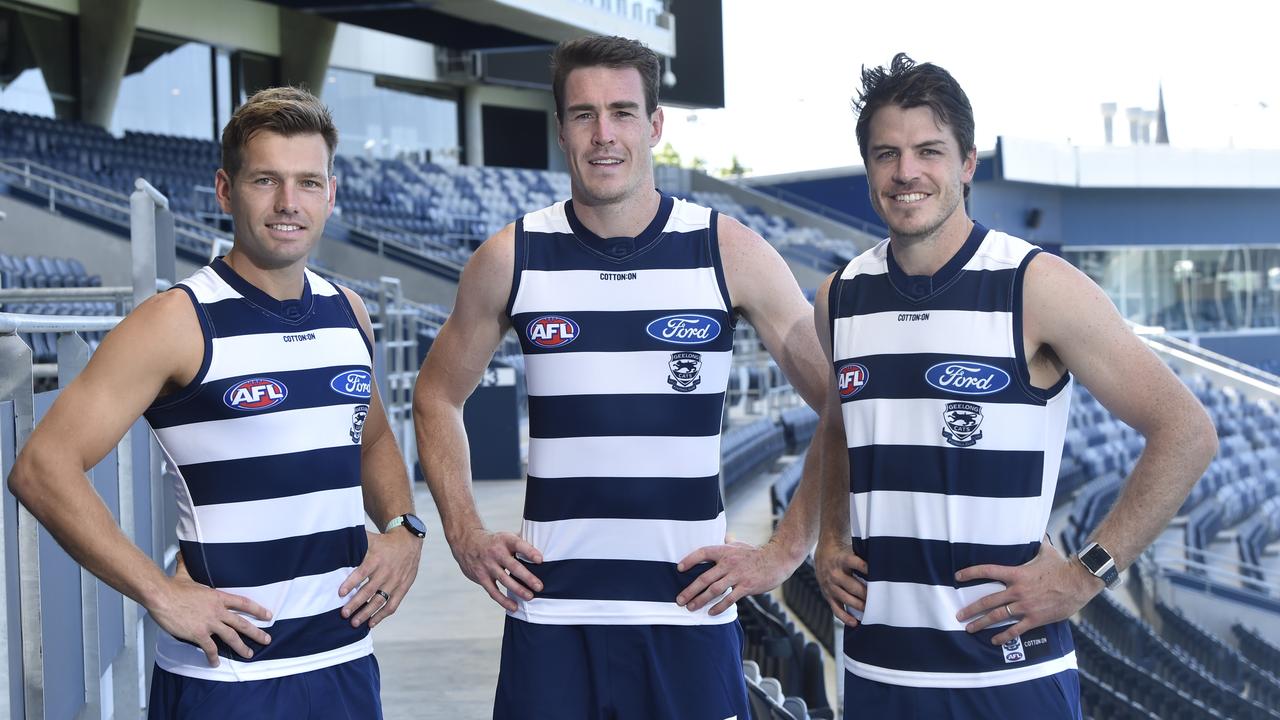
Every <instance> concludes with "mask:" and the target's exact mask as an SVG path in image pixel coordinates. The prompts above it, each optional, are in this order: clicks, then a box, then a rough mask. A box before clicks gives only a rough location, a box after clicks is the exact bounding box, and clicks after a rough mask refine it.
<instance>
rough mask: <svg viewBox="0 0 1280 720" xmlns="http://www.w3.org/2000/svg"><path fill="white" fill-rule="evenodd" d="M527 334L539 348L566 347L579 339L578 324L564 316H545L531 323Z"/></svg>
mask: <svg viewBox="0 0 1280 720" xmlns="http://www.w3.org/2000/svg"><path fill="white" fill-rule="evenodd" d="M525 334H526V335H528V336H529V342H531V343H533V344H534V345H537V346H538V347H544V348H556V347H564V346H565V345H568V344H569V343H571V342H573V341H574V340H575V339H576V338H577V337H578V323H576V322H574V321H572V320H570V319H569V318H567V317H565V316H563V315H543V316H542V317H540V318H537V319H536V320H534V321H533V322H531V323H529V327H528V328H526V329H525Z"/></svg>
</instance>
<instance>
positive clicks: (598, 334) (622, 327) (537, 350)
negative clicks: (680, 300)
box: [511, 308, 733, 375]
mask: <svg viewBox="0 0 1280 720" xmlns="http://www.w3.org/2000/svg"><path fill="white" fill-rule="evenodd" d="M671 315H705V316H707V317H709V318H711V319H713V320H715V321H716V322H717V323H719V324H720V332H719V334H718V335H716V336H715V337H714V338H712V339H711V340H709V341H707V342H703V343H696V344H684V343H675V342H671V341H669V340H663V339H661V338H659V337H654V336H652V335H650V334H649V333H648V331H647V328H648V326H649V324H650V323H651V322H653V321H655V320H658V319H660V318H664V317H668V316H671ZM546 316H555V317H559V318H567V319H569V320H572V321H573V322H574V323H575V324H576V325H577V326H578V329H577V335H576V336H575V337H574V338H573V340H571V341H569V342H568V343H565V344H563V345H560V346H557V347H541V346H539V345H536V344H534V343H533V341H532V340H530V339H529V325H530V324H531V323H532V322H533V321H534V320H537V319H538V318H541V317H546ZM511 322H512V326H513V327H514V328H515V331H516V335H517V336H518V337H519V338H520V347H521V349H522V350H524V353H525V354H526V355H537V354H541V353H555V352H638V351H644V350H658V351H665V352H669V353H674V352H682V351H686V350H687V351H692V352H698V353H701V352H713V351H727V350H732V349H733V327H732V326H731V325H730V324H729V316H728V314H727V313H726V312H725V311H724V310H720V309H715V310H712V309H708V308H687V309H684V310H628V311H618V312H607V311H585V310H584V311H578V312H572V313H558V312H555V311H554V310H547V311H545V312H522V313H516V315H515V317H513V318H512V319H511ZM654 372H657V373H663V374H664V375H665V373H666V372H667V369H666V365H665V364H663V365H662V366H661V367H656V368H654Z"/></svg>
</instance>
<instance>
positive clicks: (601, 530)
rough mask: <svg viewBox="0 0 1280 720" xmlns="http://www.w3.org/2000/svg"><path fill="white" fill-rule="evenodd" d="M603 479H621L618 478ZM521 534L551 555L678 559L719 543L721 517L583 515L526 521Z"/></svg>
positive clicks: (546, 558) (561, 557) (721, 539)
mask: <svg viewBox="0 0 1280 720" xmlns="http://www.w3.org/2000/svg"><path fill="white" fill-rule="evenodd" d="M602 482H618V483H625V482H627V480H623V479H608V480H603V481H602ZM521 536H522V537H524V539H525V540H528V541H529V543H530V544H532V545H533V546H534V547H536V548H538V550H540V551H542V559H543V560H544V561H548V562H549V561H552V560H650V561H655V562H668V563H678V562H680V561H681V560H683V559H684V557H685V556H686V555H688V554H689V553H691V552H693V551H694V550H697V549H698V548H700V547H704V546H706V545H722V544H724V536H725V516H724V512H723V511H722V512H721V513H720V515H719V516H718V517H716V518H715V519H713V520H638V519H633V518H584V519H573V520H553V521H549V522H536V521H533V520H525V521H524V528H523V530H522V531H521Z"/></svg>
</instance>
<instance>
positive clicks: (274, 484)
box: [179, 443, 360, 507]
mask: <svg viewBox="0 0 1280 720" xmlns="http://www.w3.org/2000/svg"><path fill="white" fill-rule="evenodd" d="M179 470H180V471H181V472H182V477H183V479H184V480H185V481H186V483H187V491H188V492H189V493H190V494H191V502H192V504H194V505H195V506H196V507H199V506H201V505H217V504H221V503H233V502H248V501H251V500H271V499H275V498H282V497H290V496H293V495H302V494H303V493H312V492H320V491H321V490H338V489H340V488H349V487H358V486H359V485H360V446H359V445H356V444H355V443H352V444H351V445H349V446H344V447H334V448H322V449H320V450H306V451H303V452H296V453H285V454H283V455H267V456H263V457H249V458H237V459H235V460H222V461H218V462H207V463H194V464H191V465H183V466H181V467H180V468H179Z"/></svg>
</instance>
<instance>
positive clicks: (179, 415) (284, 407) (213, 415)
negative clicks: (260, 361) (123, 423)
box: [146, 365, 373, 430]
mask: <svg viewBox="0 0 1280 720" xmlns="http://www.w3.org/2000/svg"><path fill="white" fill-rule="evenodd" d="M355 370H363V371H364V372H365V373H366V374H367V375H368V376H369V378H370V383H371V384H370V392H372V377H373V371H372V368H370V367H369V366H368V365H364V366H352V365H333V366H329V367H322V368H312V369H310V370H292V371H288V372H270V371H268V372H261V373H253V374H250V375H238V376H235V377H230V378H223V379H221V380H213V381H211V382H207V383H205V384H204V385H202V386H201V387H200V392H199V393H197V394H196V396H195V397H194V398H192V400H193V402H186V403H182V404H179V405H174V406H171V407H164V408H155V409H152V410H148V411H147V413H146V417H147V422H149V423H151V427H152V428H154V429H156V430H160V429H162V428H168V427H175V426H178V425H187V424H190V423H198V422H209V421H212V420H236V419H239V418H244V417H249V416H251V415H266V414H268V413H277V412H285V411H288V410H302V409H305V408H317V407H328V406H330V405H368V404H369V396H368V395H366V396H364V397H355V396H353V395H348V394H345V393H340V392H338V391H337V390H334V389H333V382H335V381H338V382H339V384H340V386H341V387H343V388H345V387H346V386H347V384H346V378H345V377H341V378H340V376H345V375H347V374H348V373H350V372H352V371H355ZM255 378H266V379H270V380H275V381H276V382H278V383H280V384H281V385H283V386H284V389H285V393H284V395H285V398H284V401H283V402H280V403H278V404H276V405H273V406H271V407H268V408H263V409H261V410H238V409H236V408H233V407H231V406H230V405H227V404H226V402H225V400H224V398H225V396H226V393H227V391H228V390H229V389H231V388H232V387H234V386H235V385H239V384H240V383H242V382H244V381H246V380H252V379H255Z"/></svg>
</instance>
